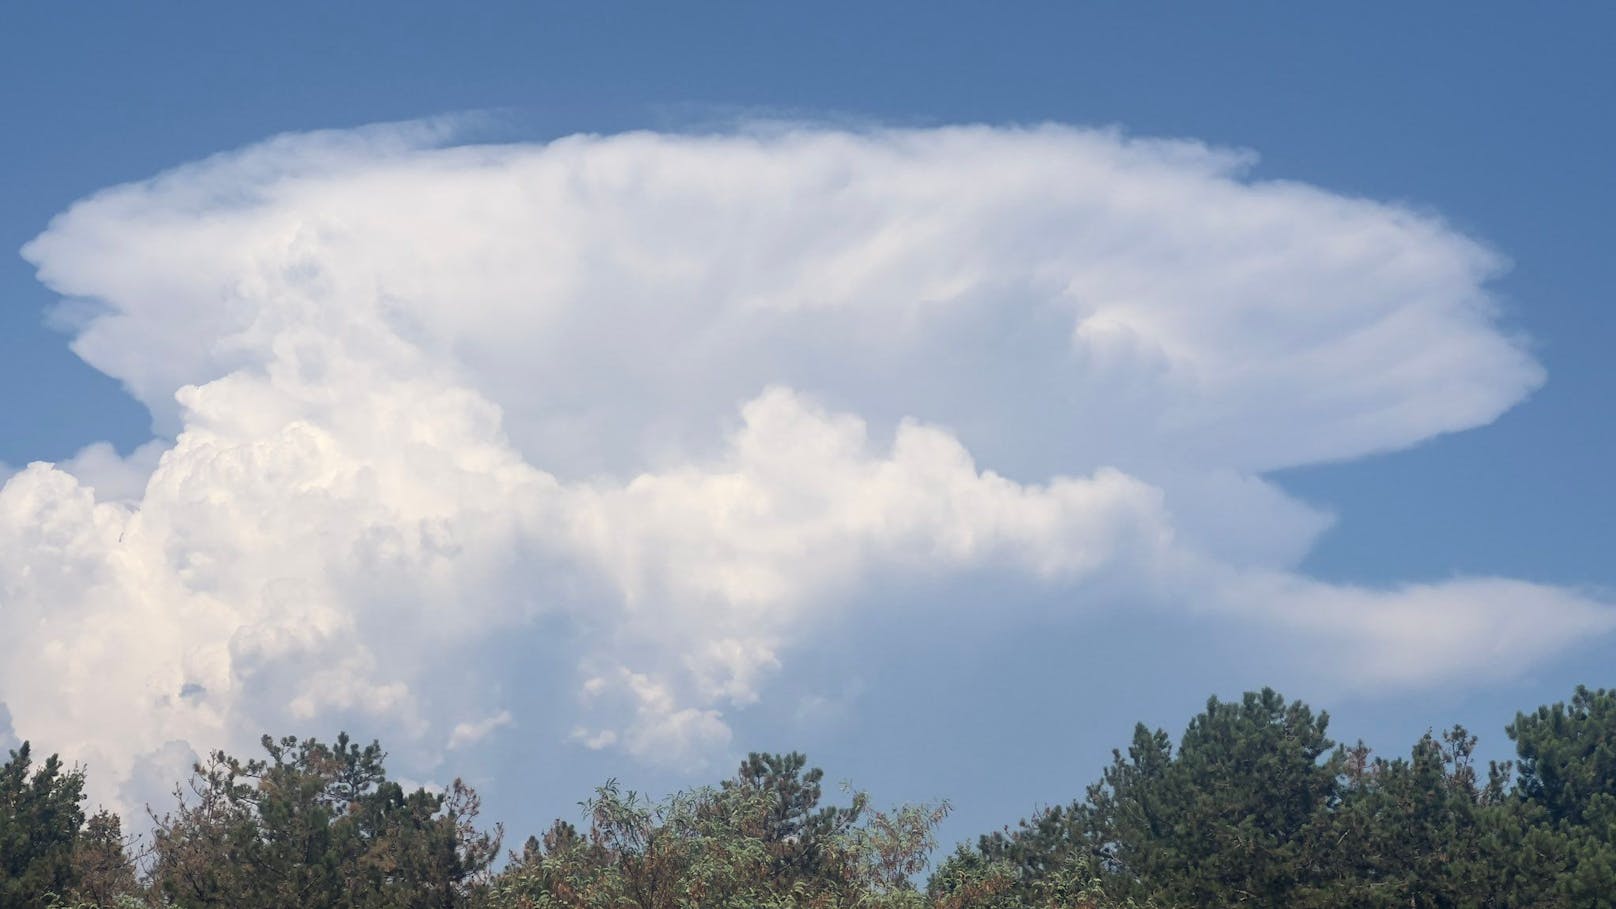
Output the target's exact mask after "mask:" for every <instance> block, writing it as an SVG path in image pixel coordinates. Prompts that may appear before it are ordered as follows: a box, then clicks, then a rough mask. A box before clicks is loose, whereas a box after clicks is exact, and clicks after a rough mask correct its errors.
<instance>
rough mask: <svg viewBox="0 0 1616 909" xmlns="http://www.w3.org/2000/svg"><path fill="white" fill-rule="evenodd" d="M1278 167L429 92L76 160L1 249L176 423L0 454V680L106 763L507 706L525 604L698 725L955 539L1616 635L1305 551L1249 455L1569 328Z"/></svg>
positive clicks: (1033, 134)
mask: <svg viewBox="0 0 1616 909" xmlns="http://www.w3.org/2000/svg"><path fill="white" fill-rule="evenodd" d="M1252 163H1253V157H1252V156H1251V155H1249V154H1245V153H1234V152H1229V151H1226V150H1221V149H1216V148H1210V147H1207V146H1204V145H1202V144H1199V143H1195V142H1183V141H1148V140H1138V139H1131V138H1128V137H1125V136H1122V135H1120V134H1118V133H1116V132H1112V131H1093V130H1083V129H1074V128H1068V127H1062V126H1044V127H1037V128H1027V129H1021V128H993V127H957V128H945V129H924V130H884V129H873V130H868V131H862V132H857V131H847V130H840V129H833V128H818V127H789V128H766V127H758V128H753V129H743V130H741V131H738V132H731V133H724V134H714V135H665V134H656V133H630V134H624V135H617V136H605V137H602V136H574V137H569V138H565V139H561V140H557V141H554V142H549V143H543V144H514V145H501V146H461V145H455V144H453V136H452V132H450V131H449V130H448V128H447V127H445V126H444V125H443V124H428V125H408V126H402V127H377V128H371V129H367V130H361V131H354V132H337V133H316V134H309V135H300V136H286V137H281V138H278V139H275V140H272V141H270V142H267V143H264V144H262V145H259V146H255V147H253V148H249V149H246V150H244V151H240V152H235V153H230V154H225V155H220V156H215V157H213V158H210V159H208V160H206V161H203V162H200V163H197V164H192V165H187V166H185V167H181V168H178V169H176V170H173V171H170V172H168V173H166V174H162V175H160V176H158V177H155V178H153V179H151V180H148V181H145V182H141V183H136V184H130V185H126V186H119V187H113V188H111V189H108V190H105V191H103V192H101V193H98V194H96V195H94V196H92V197H90V198H88V199H85V200H83V201H81V202H79V203H78V204H76V205H74V206H73V207H72V208H70V209H68V210H67V211H66V212H64V213H62V214H61V215H59V216H58V217H57V218H56V219H55V220H54V221H52V223H51V224H50V226H49V228H48V229H47V230H46V231H45V232H44V233H42V234H41V235H40V236H39V237H38V238H36V239H35V240H34V241H33V242H31V243H30V244H29V245H28V246H27V247H26V248H25V250H24V255H25V256H26V257H27V258H28V259H29V260H30V261H31V262H33V263H34V264H35V265H36V266H37V268H38V272H39V277H40V279H41V280H42V281H44V282H45V283H46V284H47V285H49V286H50V287H51V288H53V289H54V290H55V291H56V292H57V293H59V294H60V295H61V296H62V297H63V299H64V301H66V302H65V303H64V311H65V312H68V313H69V314H70V315H71V322H72V325H73V327H74V328H73V330H74V332H75V334H74V338H73V341H72V345H73V349H74V350H75V351H76V352H77V353H78V354H79V356H81V357H83V358H84V360H85V361H86V362H88V363H89V364H90V365H92V366H94V367H95V368H97V369H99V370H101V371H103V372H105V373H107V374H108V375H110V376H112V377H114V378H116V379H118V380H119V381H120V382H122V383H123V385H124V386H125V387H126V388H128V389H129V390H130V392H131V393H132V394H133V395H135V396H136V397H137V398H138V399H139V400H140V401H141V402H142V403H143V404H144V405H145V406H146V407H148V408H149V409H150V410H151V412H152V414H153V418H154V422H155V425H156V426H157V428H158V432H159V435H160V440H159V441H154V442H152V443H150V444H148V445H146V446H142V447H141V448H139V449H137V450H135V451H134V452H131V453H129V454H128V455H120V454H118V453H117V452H115V451H113V450H112V449H111V448H110V447H108V446H106V445H104V444H101V445H91V446H89V447H88V448H86V449H84V450H83V451H82V452H81V453H80V454H79V455H77V456H76V457H75V458H73V459H72V460H71V461H68V462H64V463H62V464H58V465H51V464H45V463H36V464H33V465H30V466H28V467H26V468H24V469H23V470H21V471H19V472H17V473H16V474H15V475H14V476H11V477H10V478H9V479H8V480H7V481H6V482H5V484H4V487H3V488H0V597H3V598H4V599H3V600H0V691H3V692H4V696H5V702H6V705H7V707H8V708H9V710H10V712H11V714H12V718H13V723H14V725H15V727H16V729H17V730H18V732H19V733H21V734H23V735H26V736H34V737H38V738H39V739H41V740H45V741H50V742H52V743H53V745H54V746H55V747H59V748H61V749H62V750H64V751H66V752H68V753H71V754H74V755H76V756H79V757H80V758H82V759H86V760H91V759H93V760H94V761H95V762H96V766H97V767H98V768H106V769H107V771H108V772H107V773H106V774H105V775H104V776H103V779H108V780H110V781H111V782H110V783H107V784H106V785H108V786H110V787H112V788H113V789H117V788H118V787H122V790H123V792H124V795H123V796H117V795H116V793H111V795H110V796H109V797H125V798H128V797H133V794H134V793H135V791H136V790H138V789H139V788H140V787H141V786H142V785H144V784H143V783H142V782H141V780H143V779H144V777H145V776H146V775H147V774H146V770H145V769H143V768H148V767H149V765H152V761H154V760H157V757H158V756H163V755H167V756H168V757H173V755H175V754H178V753H180V752H181V751H182V750H183V749H184V748H185V747H189V746H184V745H180V744H175V743H194V745H195V746H199V747H204V748H205V747H212V746H213V745H215V744H220V743H223V744H234V745H238V746H239V745H242V744H247V743H250V742H252V741H254V740H255V739H256V736H257V735H258V733H259V732H261V731H262V730H264V729H281V728H309V724H310V723H313V722H315V721H325V720H332V721H340V720H343V719H354V718H357V719H359V720H362V721H363V722H364V723H365V724H366V728H378V729H381V730H386V731H387V732H388V733H389V735H391V736H393V737H394V740H397V739H400V738H402V739H403V740H406V741H408V742H412V743H415V745H414V746H413V747H420V748H429V749H430V748H435V747H437V746H436V745H427V744H423V743H444V744H443V746H442V747H443V748H447V749H466V748H473V747H476V746H477V745H478V743H479V742H482V741H485V740H486V739H487V737H488V736H490V735H492V734H493V733H494V732H496V731H497V730H499V729H501V728H504V727H507V726H513V725H515V724H516V723H517V722H518V720H519V719H520V717H519V716H517V715H516V714H514V713H513V709H512V705H507V704H503V703H485V702H484V701H485V700H486V699H485V698H482V697H478V696H473V695H469V694H467V691H468V688H467V686H466V684H465V683H464V679H465V677H466V676H467V674H468V667H470V672H471V673H472V674H476V673H477V672H479V671H493V670H492V669H491V667H489V666H487V665H486V663H487V660H486V659H485V658H484V657H483V656H482V655H484V654H494V653H508V652H509V651H508V648H502V647H500V646H496V645H499V644H503V643H506V642H507V639H508V638H509V637H510V635H511V634H512V633H513V632H514V631H516V630H521V629H528V631H527V632H524V633H529V634H539V633H541V632H539V631H536V630H534V629H548V630H549V631H548V632H544V633H550V632H553V633H554V634H555V635H557V637H558V639H559V640H564V641H565V642H566V648H565V651H566V652H567V653H569V654H571V655H570V656H569V657H567V658H566V659H568V660H571V661H573V662H572V663H571V665H568V666H562V667H559V670H560V676H561V677H563V678H571V679H572V680H573V682H572V684H573V685H574V690H573V691H571V692H563V693H561V694H562V695H563V696H562V697H558V698H556V699H555V700H556V701H557V702H558V703H562V704H568V705H571V707H569V708H568V709H570V710H573V711H574V712H575V714H576V716H574V717H572V718H569V719H567V720H566V721H565V722H564V723H563V725H562V728H573V729H575V730H576V731H575V732H574V733H573V734H572V735H571V739H572V741H573V743H574V744H576V745H581V746H583V747H585V748H590V749H605V748H614V749H623V750H625V751H626V752H628V753H630V754H632V755H635V756H638V757H640V758H641V759H644V760H647V761H653V762H662V763H669V764H672V765H677V766H694V765H696V764H699V763H700V762H701V761H703V760H705V759H706V758H707V757H708V756H711V755H713V754H715V753H716V752H718V751H721V750H722V749H723V748H725V747H726V746H727V744H728V743H729V742H730V741H731V740H732V735H733V729H732V724H733V722H734V719H733V717H734V715H735V714H736V712H737V711H739V710H741V709H743V708H746V707H748V706H749V705H759V704H763V705H767V704H769V702H770V691H771V681H772V680H775V679H777V678H779V677H780V676H781V675H782V674H790V673H792V672H793V671H794V666H795V665H796V663H794V661H793V654H794V653H799V652H801V650H802V649H803V648H806V647H811V646H813V644H814V643H815V641H816V640H818V639H819V636H820V635H822V634H823V633H824V631H823V629H825V628H827V627H834V625H835V623H836V622H837V621H838V619H839V617H842V616H844V615H845V612H846V610H847V609H849V608H850V607H849V604H850V603H853V602H855V601H858V600H859V594H860V593H861V592H862V591H865V590H866V589H868V588H869V587H870V585H872V584H873V583H876V581H877V580H879V582H880V583H881V584H886V585H892V584H896V585H899V586H900V587H901V586H902V585H904V584H914V585H922V584H932V583H937V582H938V581H940V580H941V581H943V582H945V583H946V582H947V580H948V579H949V578H954V577H960V576H964V575H967V574H969V575H972V576H977V577H981V576H986V577H992V576H1001V577H1003V578H1006V579H1008V580H1014V581H1017V582H1019V583H1021V584H1023V585H1025V584H1031V585H1034V586H1036V587H1038V588H1039V589H1040V590H1043V591H1045V592H1046V593H1054V594H1056V595H1059V596H1064V597H1067V598H1068V599H1069V601H1070V602H1072V603H1074V604H1075V603H1079V602H1082V601H1084V599H1085V598H1084V597H1083V596H1082V593H1083V591H1085V590H1090V589H1097V588H1100V587H1103V588H1104V589H1105V590H1106V591H1108V592H1109V593H1108V596H1107V598H1106V599H1107V600H1108V601H1109V602H1115V603H1125V604H1133V605H1135V606H1138V607H1140V608H1151V609H1161V610H1169V611H1171V610H1185V609H1191V608H1193V609H1197V610H1203V611H1204V610H1208V609H1210V610H1212V611H1214V612H1215V613H1216V614H1218V615H1220V616H1222V617H1224V620H1226V621H1228V622H1235V623H1251V624H1254V625H1256V626H1259V627H1262V628H1264V629H1268V630H1271V631H1272V632H1273V633H1276V634H1281V635H1285V636H1288V637H1289V638H1290V639H1292V640H1294V642H1295V643H1296V646H1297V647H1298V648H1300V649H1301V650H1302V651H1305V652H1306V653H1308V654H1309V655H1310V657H1309V659H1308V660H1307V661H1306V662H1307V663H1308V664H1309V667H1310V668H1309V669H1308V670H1307V671H1309V672H1315V673H1320V674H1324V675H1328V676H1335V677H1342V678H1352V679H1354V680H1356V681H1357V682H1359V683H1361V684H1364V685H1367V686H1372V687H1378V688H1393V689H1395V688H1398V687H1406V686H1418V685H1429V684H1437V683H1441V682H1443V681H1450V680H1455V679H1463V678H1467V677H1472V676H1477V675H1481V674H1496V673H1497V672H1498V671H1499V668H1500V666H1502V667H1503V668H1504V669H1505V670H1508V671H1517V672H1518V671H1524V670H1525V669H1526V668H1527V667H1528V666H1529V665H1531V664H1532V663H1533V662H1535V661H1538V660H1543V659H1549V658H1552V656H1553V655H1554V654H1555V653H1557V652H1559V651H1560V650H1561V649H1563V648H1565V647H1566V646H1568V645H1570V644H1571V643H1573V642H1575V641H1577V640H1580V639H1583V638H1586V637H1587V636H1589V635H1593V634H1601V633H1605V632H1608V631H1609V630H1610V629H1611V628H1612V625H1613V621H1616V620H1613V615H1616V613H1613V609H1612V605H1611V604H1610V603H1609V602H1608V601H1607V600H1605V599H1602V598H1600V597H1597V596H1594V595H1590V594H1587V593H1584V592H1579V591H1575V590H1570V589H1564V588H1557V587H1550V586H1545V585H1537V584H1531V583H1527V582H1523V581H1517V580H1511V579H1498V578H1461V579H1455V580H1451V581H1445V582H1439V583H1432V584H1410V585H1405V586H1400V587H1387V588H1385V589H1383V590H1371V589H1367V588H1357V587H1347V586H1342V585H1332V584H1327V583H1324V582H1322V581H1318V580H1315V579H1311V578H1308V577H1306V576H1305V575H1302V574H1299V573H1298V572H1297V571H1296V568H1295V566H1296V565H1297V563H1298V562H1299V561H1300V559H1301V558H1302V556H1303V555H1304V554H1305V553H1306V551H1307V549H1308V547H1309V546H1310V545H1311V543H1312V541H1313V540H1315V539H1316V538H1317V535H1318V534H1320V533H1322V532H1323V531H1324V530H1325V528H1326V527H1328V525H1329V523H1330V521H1331V520H1332V516H1330V515H1325V514H1322V513H1320V512H1318V511H1317V510H1315V509H1313V508H1311V507H1309V506H1308V505H1306V504H1305V503H1302V502H1298V501H1296V500H1294V499H1292V498H1290V497H1289V496H1287V495H1285V494H1284V492H1283V491H1281V490H1279V489H1278V488H1277V487H1275V486H1273V485H1272V484H1271V483H1269V482H1267V481H1266V480H1265V479H1264V474H1265V473H1267V472H1269V471H1272V470H1275V469H1278V468H1282V467H1290V466H1296V465H1302V464H1311V463H1319V462H1325V461H1340V460H1343V459H1350V458H1354V457H1360V456H1363V455H1366V454H1371V453H1375V452H1384V451H1391V450H1395V449H1398V448H1402V447H1406V446H1410V445H1414V444H1417V443H1419V442H1421V441H1423V440H1426V439H1430V438H1432V437H1434V436H1437V435H1440V434H1443V433H1448V432H1454V431H1459V430H1463V429H1466V428H1470V427H1474V426H1479V425H1482V424H1485V423H1487V422H1489V421H1491V420H1492V419H1494V418H1495V417H1496V416H1498V415H1499V414H1500V413H1502V412H1503V411H1504V410H1506V409H1508V408H1509V407H1511V406H1513V405H1514V404H1516V403H1517V402H1519V401H1520V400H1522V399H1523V398H1524V397H1525V396H1526V395H1528V394H1529V393H1530V392H1531V391H1532V390H1533V389H1534V388H1536V387H1537V386H1538V385H1539V384H1541V382H1542V381H1543V371H1542V369H1541V367H1540V366H1539V365H1538V364H1537V363H1536V362H1535V361H1534V360H1533V359H1532V357H1531V356H1530V355H1529V353H1528V352H1527V350H1526V348H1525V346H1524V345H1523V343H1522V341H1521V340H1520V339H1519V338H1517V337H1515V336H1513V335H1512V334H1510V333H1508V332H1506V331H1503V330H1502V329H1501V328H1500V327H1499V325H1498V312H1497V306H1496V303H1495V301H1494V298H1493V296H1492V294H1491V293H1490V291H1489V289H1488V282H1489V280H1490V279H1491V278H1493V277H1494V276H1495V275H1497V274H1498V273H1499V271H1500V270H1501V269H1502V267H1503V265H1502V260H1501V258H1500V257H1499V256H1498V255H1497V254H1495V253H1493V252H1492V251H1490V250H1488V249H1487V248H1485V247H1484V246H1482V245H1480V244H1478V243H1477V242H1475V241H1474V240H1472V239H1470V238H1468V237H1465V236H1463V235H1462V234H1459V233H1457V232H1455V231H1454V230H1452V229H1451V228H1450V227H1448V226H1447V225H1445V224H1443V223H1442V222H1441V221H1439V220H1437V219H1435V218H1433V217H1431V216H1429V215H1426V214H1421V213H1417V212H1413V211H1410V210H1408V209H1406V208H1402V207H1399V206H1395V205H1387V204H1381V203H1376V202H1373V201H1369V200H1364V199H1355V198H1348V197H1344V196H1340V195H1336V194H1332V193H1330V192H1327V191H1325V190H1322V189H1319V188H1315V187H1311V186H1306V185H1303V184H1299V183H1291V182H1273V181H1262V180H1256V179H1253V178H1252V177H1251V176H1250V168H1251V166H1252ZM1012 586H1013V585H1012ZM1507 604H1514V605H1513V608H1511V607H1510V606H1509V605H1507ZM1521 604H1526V605H1525V606H1522V605H1521ZM996 605H997V606H999V607H1000V609H1001V610H1007V611H1006V612H1005V615H1006V619H1005V620H1006V621H1014V615H1015V613H1014V604H1013V603H998V604H996ZM936 608H938V609H953V608H962V607H960V606H958V605H952V606H951V605H947V604H939V605H938V606H937V607H936ZM1073 608H1074V609H1076V608H1079V607H1077V606H1074V607H1073ZM1527 615H1529V616H1530V617H1531V620H1530V621H1527V620H1526V619H1524V618H1523V616H1527ZM1504 642H1508V643H1510V645H1511V646H1510V647H1508V648H1504V647H1502V644H1503V643H1504ZM535 652H536V653H537V652H544V653H552V650H549V649H545V648H542V647H538V648H536V650H535ZM550 659H554V657H553V656H552V657H550ZM917 671H919V670H918V669H917ZM474 687H475V686H474ZM476 690H498V686H486V687H484V688H478V689H476ZM793 703H796V701H793ZM802 703H804V704H810V703H814V702H813V701H811V700H808V701H803V702H802ZM776 706H777V708H778V709H780V710H785V711H790V710H792V709H794V708H793V706H792V704H781V705H776ZM467 716H474V717H482V719H477V720H466V719H465V717H467ZM557 744H558V745H559V744H561V743H557ZM168 757H165V758H163V761H166V762H170V763H171V761H168Z"/></svg>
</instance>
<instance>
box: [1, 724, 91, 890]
mask: <svg viewBox="0 0 1616 909" xmlns="http://www.w3.org/2000/svg"><path fill="white" fill-rule="evenodd" d="M32 766H33V760H32V756H31V751H30V748H29V744H28V743H27V742H23V743H22V747H20V748H18V749H17V750H15V751H13V752H11V757H10V759H9V760H7V761H6V763H5V764H4V765H0V906H4V907H6V909H13V907H15V909H35V907H43V906H45V905H47V904H48V901H49V900H50V899H51V895H52V894H56V893H65V892H66V891H67V890H68V889H69V888H70V887H71V886H72V885H73V883H74V873H73V872H74V868H73V856H74V851H75V849H76V847H77V845H78V838H79V828H81V827H82V826H83V825H84V809H83V808H82V807H80V805H79V803H80V802H81V801H83V800H84V773H83V771H81V770H78V769H73V770H64V769H63V768H62V762H61V760H60V759H59V758H58V757H57V756H56V755H54V754H53V755H51V756H50V757H48V758H46V759H45V762H44V763H43V764H40V765H39V767H38V768H36V769H34V770H33V773H32V774H30V773H29V770H30V768H31V767H32Z"/></svg>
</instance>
